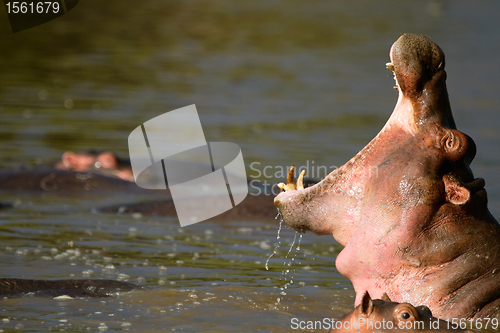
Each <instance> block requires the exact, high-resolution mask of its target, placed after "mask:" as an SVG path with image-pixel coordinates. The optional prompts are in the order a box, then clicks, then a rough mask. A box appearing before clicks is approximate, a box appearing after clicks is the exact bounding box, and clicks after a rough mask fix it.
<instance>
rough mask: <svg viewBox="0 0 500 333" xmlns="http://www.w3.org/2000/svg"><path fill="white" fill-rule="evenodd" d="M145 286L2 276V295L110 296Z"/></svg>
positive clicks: (102, 281) (109, 281) (107, 281)
mask: <svg viewBox="0 0 500 333" xmlns="http://www.w3.org/2000/svg"><path fill="white" fill-rule="evenodd" d="M142 289H144V288H143V287H140V286H137V285H135V284H132V283H128V282H121V281H115V280H91V279H87V280H73V279H68V280H33V279H15V278H0V297H20V296H24V295H27V294H29V295H31V296H45V297H58V296H69V297H108V296H113V295H116V294H118V293H120V292H127V291H132V290H142Z"/></svg>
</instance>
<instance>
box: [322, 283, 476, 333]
mask: <svg viewBox="0 0 500 333" xmlns="http://www.w3.org/2000/svg"><path fill="white" fill-rule="evenodd" d="M334 325H335V328H334V329H331V330H330V331H329V333H343V332H344V333H348V332H353V333H354V332H356V333H372V332H380V333H382V332H401V333H405V332H428V333H431V332H436V333H439V332H463V333H473V331H470V330H464V329H461V328H460V325H459V324H457V323H450V322H447V321H444V320H440V319H438V318H435V317H433V316H432V313H431V310H429V308H428V307H426V306H424V305H421V306H417V307H414V306H413V305H411V304H408V303H395V302H392V301H391V300H390V299H389V297H388V296H387V294H384V295H383V296H382V299H376V300H372V299H371V297H370V294H369V293H368V292H365V293H364V294H363V297H362V298H361V303H360V304H359V305H358V307H357V308H355V309H354V310H353V311H352V312H351V313H349V314H347V315H345V316H344V317H342V318H341V319H339V320H337V321H336V322H335V323H334Z"/></svg>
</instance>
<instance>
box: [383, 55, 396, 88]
mask: <svg viewBox="0 0 500 333" xmlns="http://www.w3.org/2000/svg"><path fill="white" fill-rule="evenodd" d="M385 68H387V69H389V70H391V71H392V75H393V77H394V81H396V85H395V86H394V87H393V88H394V89H398V90H399V84H398V80H397V79H396V72H394V64H393V63H392V62H388V63H386V64H385Z"/></svg>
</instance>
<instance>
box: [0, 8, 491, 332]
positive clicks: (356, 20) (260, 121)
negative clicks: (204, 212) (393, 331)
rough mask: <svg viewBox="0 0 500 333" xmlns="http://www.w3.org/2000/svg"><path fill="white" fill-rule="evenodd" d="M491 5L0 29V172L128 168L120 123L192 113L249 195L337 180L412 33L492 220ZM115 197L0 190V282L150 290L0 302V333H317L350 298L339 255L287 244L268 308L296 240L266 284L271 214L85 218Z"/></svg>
mask: <svg viewBox="0 0 500 333" xmlns="http://www.w3.org/2000/svg"><path fill="white" fill-rule="evenodd" d="M499 7H500V4H499V3H498V2H497V1H493V0H492V1H479V2H477V3H474V5H472V4H470V3H469V2H467V1H453V2H450V1H444V0H443V1H437V0H433V1H406V2H404V3H402V2H401V1H392V0H391V1H386V2H384V3H383V4H381V3H374V2H372V1H366V0H365V1H354V2H353V1H349V2H332V1H313V2H295V1H294V2H285V1H282V0H276V1H271V2H265V3H263V2H255V1H238V2H229V1H222V0H216V1H210V2H209V1H189V2H186V1H169V2H168V3H166V2H161V1H153V0H144V1H141V4H140V5H138V4H137V3H136V2H125V1H117V0H109V1H91V0H87V1H81V2H80V3H79V4H78V5H77V7H75V8H74V9H73V10H72V11H70V12H69V13H68V14H66V15H64V16H62V17H60V18H58V19H57V20H55V21H52V22H50V23H47V24H45V25H42V26H39V27H37V28H34V29H30V30H27V31H24V32H20V33H17V34H12V32H11V31H10V27H9V24H8V22H7V17H6V15H5V14H3V15H0V23H1V24H0V31H1V32H0V33H1V36H2V38H0V50H1V52H0V63H1V71H0V73H1V80H0V101H1V102H0V115H1V117H0V142H1V146H0V167H2V168H12V167H18V166H21V165H28V166H32V165H36V164H40V163H45V162H47V161H51V160H53V159H56V158H58V157H59V156H60V155H61V154H62V152H63V151H66V150H73V151H79V150H84V149H89V148H96V149H106V150H111V151H114V152H117V153H119V154H121V155H122V156H127V137H128V134H129V133H130V132H131V131H132V130H133V129H134V128H135V127H137V126H138V125H139V124H141V123H143V122H144V121H146V120H148V119H150V118H153V117H155V116H157V115H159V114H161V113H164V112H166V111H169V110H173V109H176V108H179V107H182V106H186V105H190V104H196V105H197V107H198V111H199V113H200V117H201V120H202V124H203V128H204V131H205V136H206V139H207V140H208V141H229V142H234V143H236V144H238V145H239V146H240V147H241V148H242V152H243V156H244V159H245V163H246V165H247V171H248V174H249V176H250V177H251V178H252V179H256V180H257V181H258V182H262V183H263V182H264V181H268V182H276V181H283V180H284V177H283V178H280V177H279V176H276V177H275V175H276V174H278V173H280V172H281V170H283V169H285V170H286V166H287V165H292V164H295V165H296V166H297V167H299V166H301V165H305V164H306V163H310V164H309V165H312V162H314V165H315V166H329V167H330V166H339V165H342V164H343V163H345V162H346V161H347V160H348V159H349V158H350V157H352V156H353V155H354V154H355V153H357V151H359V150H360V149H361V148H362V147H363V146H364V145H365V144H366V143H367V142H369V140H370V139H371V138H373V137H374V136H375V135H376V134H377V132H378V131H379V130H380V129H381V128H382V126H383V124H384V122H385V121H386V120H387V118H388V117H389V115H390V113H391V111H392V109H393V107H394V104H395V102H396V98H397V94H396V91H395V90H394V89H392V86H393V78H392V74H391V72H390V71H388V70H387V69H385V63H386V62H387V61H388V52H389V48H390V46H391V44H392V43H393V42H394V41H395V40H396V39H397V37H398V36H399V34H400V33H402V32H415V33H423V34H427V35H429V36H431V37H432V39H433V40H435V41H436V42H437V43H438V44H439V45H440V46H441V47H442V48H443V50H444V51H445V53H446V66H447V67H446V68H447V72H448V88H449V93H450V100H451V104H452V108H453V112H454V116H455V120H456V123H457V126H458V128H459V129H461V130H462V131H463V132H465V133H467V134H468V135H470V136H471V137H472V138H473V139H474V140H475V142H476V145H477V147H478V153H477V156H476V159H475V161H474V163H473V164H472V168H473V171H474V173H475V175H476V176H478V177H483V178H485V179H486V189H487V190H488V194H489V201H490V204H489V205H490V210H491V211H492V213H493V214H494V215H495V216H497V217H499V216H500V173H499V172H498V165H499V163H500V151H499V149H498V148H497V147H498V144H499V142H500V134H499V133H500V132H499V131H498V128H499V127H500V116H499V113H498V105H500V94H498V91H499V88H500V82H499V79H498V78H499V77H500V75H499V74H500V63H499V62H498V57H499V56H500V40H499V38H500V37H499V36H500V24H499V23H498V17H497V13H498V12H499V10H500V8H499ZM285 172H286V171H285ZM275 178H279V179H275ZM122 199H123V198H120V197H112V198H109V197H97V196H96V197H78V196H76V197H58V196H55V195H51V194H43V195H27V194H18V193H2V194H0V201H2V202H10V203H14V204H15V209H11V210H3V211H0V238H1V243H0V244H1V247H0V248H1V251H0V267H1V268H2V274H1V275H2V276H4V277H25V278H51V279H56V278H86V277H92V278H113V279H119V280H124V281H130V282H134V283H139V284H141V285H144V286H146V287H148V288H149V289H148V290H146V291H143V292H133V293H130V294H126V295H121V296H119V297H115V298H109V299H75V300H52V299H44V298H30V297H26V298H21V299H11V300H0V319H3V321H0V329H1V330H4V331H6V332H7V331H12V330H16V329H17V330H18V331H23V332H40V331H48V330H66V331H79V330H81V331H95V332H101V331H107V332H110V331H117V330H126V329H130V330H135V331H155V330H158V331H160V330H176V331H185V332H194V331H196V332H210V331H211V332H235V331H238V332H255V331H262V332H288V331H290V320H291V318H293V317H298V318H301V319H303V320H321V319H322V318H324V317H336V316H340V315H341V314H342V313H345V312H347V311H349V310H350V309H351V308H352V304H353V295H354V292H353V290H352V286H351V284H350V282H349V281H348V280H347V279H345V278H343V277H342V276H341V275H340V274H339V273H338V272H337V271H336V269H335V257H336V255H337V254H338V253H339V251H340V250H341V249H342V247H341V246H339V245H338V244H337V243H336V242H335V241H334V240H333V239H332V238H331V237H327V236H322V237H318V236H315V235H312V234H309V233H307V234H305V235H304V237H303V239H302V241H301V245H300V247H301V250H300V251H298V252H297V254H296V257H294V258H295V260H294V263H293V264H292V266H293V267H294V268H293V269H294V270H293V284H290V285H287V289H286V295H281V294H280V293H281V290H280V288H281V287H282V286H283V283H284V282H285V281H284V280H283V278H284V276H283V271H284V269H285V270H286V269H288V267H287V266H286V265H283V261H284V260H290V259H291V258H290V257H289V258H287V259H285V256H286V251H287V250H288V249H289V248H290V244H291V243H292V241H293V238H294V237H295V236H294V232H293V231H291V230H289V229H287V228H283V229H282V230H281V233H280V241H282V244H283V246H285V244H286V245H288V246H289V247H287V248H286V249H285V250H283V249H282V250H280V253H282V251H283V252H284V253H282V254H281V256H274V257H273V258H272V260H271V261H270V263H269V265H268V267H269V270H266V268H265V262H266V259H267V258H268V257H269V255H270V254H271V253H272V251H273V249H274V248H275V247H276V245H277V242H278V240H277V239H276V230H277V228H278V225H277V222H276V221H275V220H274V219H273V216H270V217H269V220H267V221H232V222H227V223H220V224H216V223H209V222H203V223H200V224H197V225H194V226H190V227H187V228H180V227H179V225H178V222H177V221H176V220H175V219H174V218H160V217H157V218H155V217H143V216H140V215H134V216H129V215H106V214H97V213H93V209H94V208H95V207H98V206H100V205H102V204H103V203H107V202H120V200H122ZM127 200H130V198H127ZM280 249H281V248H280ZM293 254H294V251H292V253H291V255H293ZM298 261H300V263H298ZM284 266H285V267H284ZM287 279H288V276H287ZM287 281H289V280H287ZM193 295H194V296H196V297H194V296H193ZM278 297H279V298H280V303H279V305H280V306H281V307H277V306H276V299H277V298H278ZM198 303H199V304H198Z"/></svg>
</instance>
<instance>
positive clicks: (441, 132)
mask: <svg viewBox="0 0 500 333" xmlns="http://www.w3.org/2000/svg"><path fill="white" fill-rule="evenodd" d="M390 59H391V62H390V63H388V64H387V67H388V68H389V69H391V70H392V71H393V73H394V78H395V81H396V88H397V89H398V91H399V97H398V101H397V104H396V107H395V109H394V111H393V113H392V115H391V117H390V118H389V120H388V121H387V123H386V124H385V126H384V127H383V129H382V130H381V131H380V133H379V134H378V135H377V136H376V137H375V138H374V139H373V140H372V141H371V142H370V143H368V144H367V145H366V147H364V148H363V149H362V150H361V151H360V152H359V153H358V154H357V155H356V156H354V157H353V158H352V159H351V160H350V161H348V162H347V163H346V164H345V165H343V166H342V167H340V168H338V169H335V170H334V171H332V172H331V173H330V174H329V175H327V176H326V177H325V179H323V180H322V181H321V182H319V183H317V184H316V185H314V186H311V187H308V188H305V189H304V188H303V186H302V185H301V184H302V177H303V174H301V175H300V176H299V179H298V181H297V184H294V180H293V178H294V176H293V169H292V170H291V172H290V173H289V177H288V181H287V184H286V185H285V184H281V185H280V187H281V188H282V189H283V190H284V191H283V192H281V193H280V194H279V195H278V196H277V197H276V198H275V199H274V204H275V205H276V206H277V208H278V209H279V211H280V213H281V215H282V217H283V220H284V221H285V222H286V223H287V224H288V225H289V226H291V227H292V228H294V229H295V230H297V231H300V232H305V231H307V230H310V231H313V232H315V233H316V234H331V235H333V237H334V238H335V239H336V240H337V241H338V242H339V243H340V244H342V245H344V246H345V248H344V250H343V251H342V252H341V253H340V255H339V256H338V257H337V261H336V265H337V269H338V270H339V271H340V273H342V274H343V275H345V276H346V277H348V278H350V279H351V281H352V282H353V284H354V287H355V289H356V290H357V291H361V290H370V292H371V293H372V294H375V296H380V295H381V294H382V292H383V291H385V290H389V291H390V293H389V295H391V297H395V298H396V300H397V301H406V300H413V301H415V302H419V303H417V304H424V302H426V301H429V299H428V297H431V296H430V294H431V291H430V290H431V289H432V288H434V289H436V288H437V287H436V286H435V285H433V284H428V285H427V286H426V288H427V291H422V292H421V295H422V296H421V297H420V298H418V297H417V299H415V298H406V299H405V297H407V295H408V294H409V293H411V292H412V291H410V289H412V288H413V290H414V287H415V286H411V283H410V282H408V281H409V279H408V278H407V277H408V276H415V275H418V274H424V273H423V271H422V270H423V269H424V268H429V267H435V266H436V265H440V264H444V263H448V262H450V261H452V260H453V258H456V257H457V256H460V255H461V254H462V253H463V252H464V251H465V249H467V247H468V246H469V245H468V243H467V242H469V241H470V239H468V238H467V237H461V236H460V237H457V233H458V232H459V229H460V228H463V226H464V225H466V222H467V221H468V220H471V219H477V218H482V217H485V218H492V217H491V215H490V214H489V212H488V210H487V207H486V202H487V199H486V192H485V190H484V188H483V187H484V180H482V179H474V176H473V174H472V171H471V170H470V168H469V165H470V163H471V161H472V160H473V158H474V156H475V153H476V147H475V144H474V141H473V140H472V139H471V138H470V137H469V136H467V135H465V134H463V133H462V132H460V131H458V130H457V129H456V127H455V122H454V120H453V116H452V114H451V107H450V103H449V100H448V93H447V90H446V83H445V81H446V72H445V70H444V68H445V59H444V53H443V52H442V50H441V49H440V48H439V47H438V46H437V45H436V44H435V43H434V42H432V41H431V40H430V39H429V38H427V37H425V36H420V35H412V34H403V35H401V37H400V38H399V39H398V40H397V41H396V42H395V43H394V45H393V46H392V48H391V50H390ZM471 232H473V231H471ZM412 269H420V270H419V271H418V272H417V271H415V272H413V271H411V270H412ZM403 271H404V272H405V273H401V272H403ZM426 274H427V273H426ZM404 276H406V278H407V279H406V280H405V281H406V282H405V283H406V285H405V283H403V282H401V284H396V282H397V281H399V280H398V279H400V280H401V281H403V280H404ZM422 276H425V277H427V276H429V275H428V274H427V275H421V276H420V277H421V280H419V282H418V283H419V284H420V283H422V285H423V280H425V279H426V278H424V277H422ZM414 282H415V281H414ZM398 288H400V289H401V288H407V289H408V290H409V291H407V292H403V291H401V292H398V290H397V289H398ZM384 289H385V290H384ZM405 295H406V296H405ZM408 297H409V296H408ZM360 298H361V294H360V295H358V298H357V302H356V303H357V304H359V302H360V300H361V299H360Z"/></svg>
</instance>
